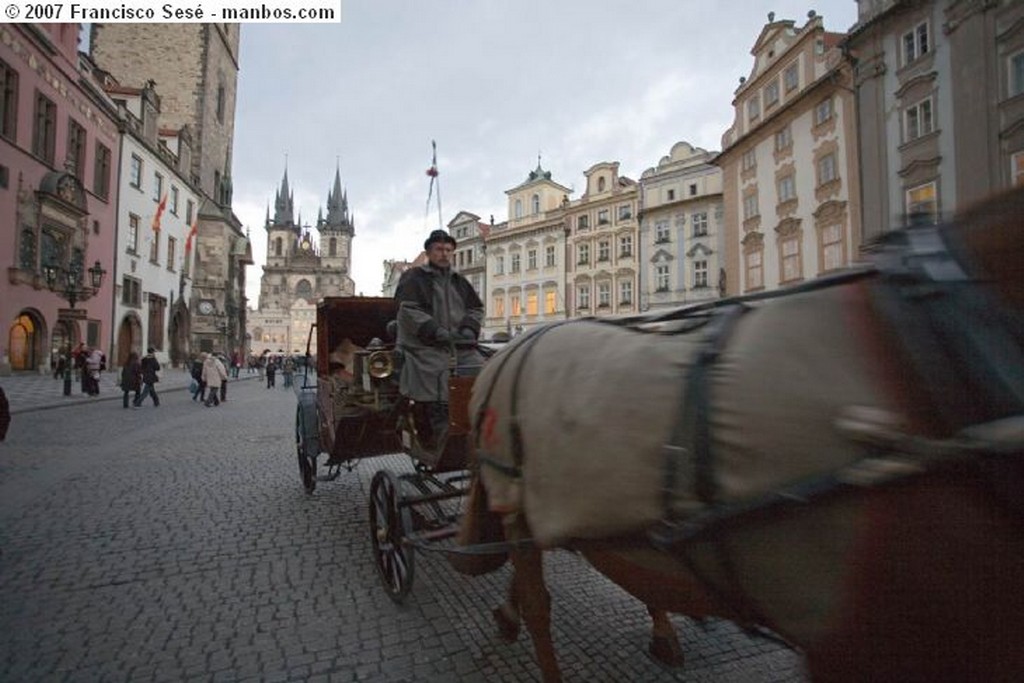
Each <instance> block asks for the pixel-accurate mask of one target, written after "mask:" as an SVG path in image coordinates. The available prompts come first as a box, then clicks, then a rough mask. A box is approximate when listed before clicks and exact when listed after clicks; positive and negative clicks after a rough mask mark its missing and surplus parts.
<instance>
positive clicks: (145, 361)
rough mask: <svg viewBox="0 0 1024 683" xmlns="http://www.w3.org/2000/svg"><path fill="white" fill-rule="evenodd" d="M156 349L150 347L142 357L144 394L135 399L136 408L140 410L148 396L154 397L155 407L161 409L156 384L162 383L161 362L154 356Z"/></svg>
mask: <svg viewBox="0 0 1024 683" xmlns="http://www.w3.org/2000/svg"><path fill="white" fill-rule="evenodd" d="M155 353H156V349H154V348H153V347H152V346H150V347H149V348H148V349H146V355H145V356H143V357H142V362H141V364H140V365H141V366H142V393H141V394H139V395H138V396H137V397H136V399H135V407H136V408H138V407H139V406H141V405H142V402H143V401H144V400H146V397H147V396H152V397H153V407H154V408H159V407H160V397H159V396H157V395H156V383H157V382H159V381H160V375H159V374H157V373H159V372H160V361H158V360H157V359H156V356H155V355H154V354H155Z"/></svg>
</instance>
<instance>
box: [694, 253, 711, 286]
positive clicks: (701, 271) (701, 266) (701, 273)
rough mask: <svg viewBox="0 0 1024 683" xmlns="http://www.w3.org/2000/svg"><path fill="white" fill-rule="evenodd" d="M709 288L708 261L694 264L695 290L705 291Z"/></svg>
mask: <svg viewBox="0 0 1024 683" xmlns="http://www.w3.org/2000/svg"><path fill="white" fill-rule="evenodd" d="M707 286H708V262H707V261H706V260H703V259H702V260H700V261H694V262H693V288H694V289H704V288H706V287H707Z"/></svg>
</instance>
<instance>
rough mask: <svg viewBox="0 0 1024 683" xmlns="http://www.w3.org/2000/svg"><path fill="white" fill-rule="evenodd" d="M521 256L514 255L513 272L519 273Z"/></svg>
mask: <svg viewBox="0 0 1024 683" xmlns="http://www.w3.org/2000/svg"><path fill="white" fill-rule="evenodd" d="M519 260H520V259H519V254H512V272H513V273H518V272H519Z"/></svg>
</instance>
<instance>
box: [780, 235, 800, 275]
mask: <svg viewBox="0 0 1024 683" xmlns="http://www.w3.org/2000/svg"><path fill="white" fill-rule="evenodd" d="M780 250H781V252H782V281H783V282H792V281H793V280H799V279H800V277H801V275H802V268H801V267H800V239H799V238H797V237H790V238H788V239H785V240H783V241H782V244H781V245H780Z"/></svg>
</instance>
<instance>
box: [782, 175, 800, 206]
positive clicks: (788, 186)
mask: <svg viewBox="0 0 1024 683" xmlns="http://www.w3.org/2000/svg"><path fill="white" fill-rule="evenodd" d="M778 189H779V203H782V202H789V201H793V200H794V199H796V179H795V178H794V174H792V173H790V174H789V175H785V176H782V177H781V178H779V187H778Z"/></svg>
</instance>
